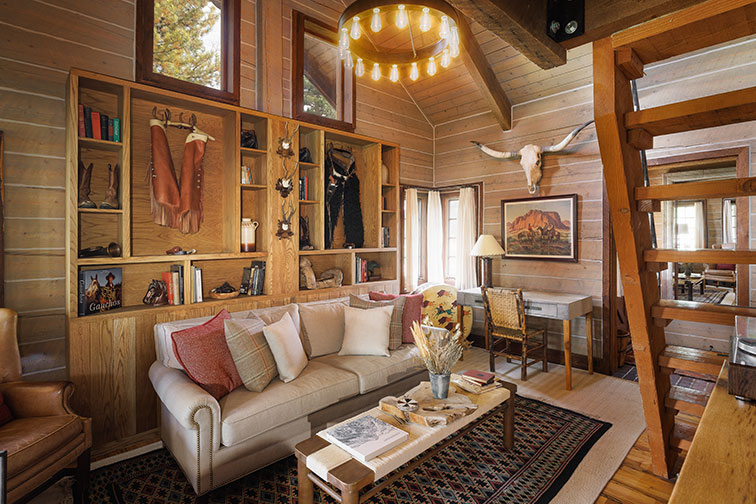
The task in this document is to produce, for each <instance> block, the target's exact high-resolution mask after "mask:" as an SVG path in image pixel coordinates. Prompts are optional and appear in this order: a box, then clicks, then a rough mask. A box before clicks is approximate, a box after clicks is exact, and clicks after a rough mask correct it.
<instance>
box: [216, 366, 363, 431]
mask: <svg viewBox="0 0 756 504" xmlns="http://www.w3.org/2000/svg"><path fill="white" fill-rule="evenodd" d="M358 393H359V384H358V381H357V376H355V375H354V374H353V373H350V372H349V371H344V370H341V369H336V368H333V367H331V366H327V365H325V364H323V363H321V362H316V361H310V362H309V363H308V364H307V367H306V368H305V369H304V370H303V371H302V373H301V374H300V375H299V378H297V379H296V380H294V381H292V382H289V383H284V382H282V381H281V380H279V379H277V378H276V379H274V380H273V381H272V382H271V383H270V385H268V386H267V387H266V388H265V390H263V391H262V392H250V391H249V390H247V389H245V388H244V387H241V388H238V389H236V390H234V391H233V392H231V393H230V394H228V395H227V396H226V397H224V398H223V399H221V400H220V407H221V443H222V444H223V445H224V446H233V445H235V444H238V443H241V442H242V441H245V440H247V439H249V438H251V437H254V436H257V435H258V434H261V433H263V432H265V431H267V430H269V429H272V428H273V427H277V426H279V425H282V424H285V423H287V422H290V421H292V420H295V419H297V418H300V417H302V416H304V415H308V414H310V413H313V412H315V411H318V410H321V409H323V408H325V407H326V406H330V405H331V404H335V403H337V402H339V401H342V400H344V399H347V398H349V397H353V396H355V395H357V394H358Z"/></svg>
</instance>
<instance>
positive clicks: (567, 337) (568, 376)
mask: <svg viewBox="0 0 756 504" xmlns="http://www.w3.org/2000/svg"><path fill="white" fill-rule="evenodd" d="M562 327H563V332H564V378H565V380H566V381H567V384H566V387H565V388H566V389H567V390H572V364H571V360H570V354H571V352H572V335H571V334H570V321H569V320H564V321H562Z"/></svg>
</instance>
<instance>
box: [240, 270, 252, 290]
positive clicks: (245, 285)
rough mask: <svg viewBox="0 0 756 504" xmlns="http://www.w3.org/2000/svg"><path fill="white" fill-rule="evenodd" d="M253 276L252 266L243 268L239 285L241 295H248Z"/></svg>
mask: <svg viewBox="0 0 756 504" xmlns="http://www.w3.org/2000/svg"><path fill="white" fill-rule="evenodd" d="M251 277H252V268H244V270H242V279H241V284H240V285H239V295H240V296H245V295H248V293H249V284H250V279H251Z"/></svg>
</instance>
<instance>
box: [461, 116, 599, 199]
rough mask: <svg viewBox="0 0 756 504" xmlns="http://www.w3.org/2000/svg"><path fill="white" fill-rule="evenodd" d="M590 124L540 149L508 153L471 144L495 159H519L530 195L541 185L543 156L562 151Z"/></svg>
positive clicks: (534, 147) (531, 146) (536, 146)
mask: <svg viewBox="0 0 756 504" xmlns="http://www.w3.org/2000/svg"><path fill="white" fill-rule="evenodd" d="M592 122H593V121H588V122H586V123H583V124H581V125H580V126H578V127H577V128H575V129H574V130H572V131H571V132H570V134H569V135H567V136H566V137H564V140H562V141H561V142H559V143H558V144H556V145H550V146H549V147H541V146H540V145H533V144H528V145H526V146H525V147H523V148H522V149H520V150H519V151H518V152H508V151H495V150H493V149H489V148H488V147H486V146H485V145H482V144H481V143H479V142H476V141H473V142H472V143H474V144H475V145H477V146H478V147H480V150H482V151H483V152H485V153H486V154H488V155H489V156H491V157H494V158H496V159H518V158H519V160H520V165H522V169H523V170H525V176H526V177H527V179H528V192H529V193H530V194H537V193H538V189H539V186H540V184H541V178H542V177H543V159H542V157H543V154H544V153H549V152H559V151H561V150H564V148H565V147H567V146H568V145H569V144H570V142H571V141H572V139H573V138H575V137H576V136H577V134H578V133H580V131H581V130H582V129H583V128H585V127H586V126H588V125H589V124H591V123H592Z"/></svg>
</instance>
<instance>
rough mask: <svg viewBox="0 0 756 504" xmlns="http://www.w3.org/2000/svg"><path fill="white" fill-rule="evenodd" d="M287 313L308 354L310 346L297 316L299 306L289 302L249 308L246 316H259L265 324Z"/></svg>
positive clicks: (273, 321)
mask: <svg viewBox="0 0 756 504" xmlns="http://www.w3.org/2000/svg"><path fill="white" fill-rule="evenodd" d="M287 313H288V314H289V316H290V317H291V321H292V322H293V323H294V327H296V329H297V334H298V335H299V339H300V340H301V341H302V347H304V350H305V353H306V354H307V355H310V348H309V346H308V344H307V341H306V340H305V338H304V336H303V335H302V327H301V326H302V324H301V322H300V317H299V306H297V305H296V304H294V303H289V304H287V305H283V306H273V307H271V308H258V309H257V310H250V311H248V312H246V316H247V317H259V318H260V319H261V320H262V321H263V322H265V325H270V324H275V323H276V322H278V321H279V320H281V319H282V318H283V316H284V315H286V314H287ZM239 315H241V314H239Z"/></svg>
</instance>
